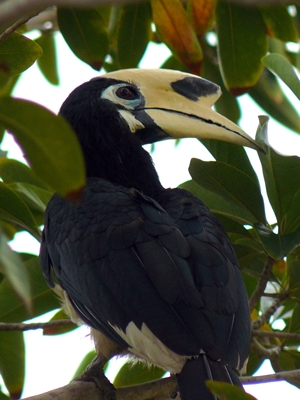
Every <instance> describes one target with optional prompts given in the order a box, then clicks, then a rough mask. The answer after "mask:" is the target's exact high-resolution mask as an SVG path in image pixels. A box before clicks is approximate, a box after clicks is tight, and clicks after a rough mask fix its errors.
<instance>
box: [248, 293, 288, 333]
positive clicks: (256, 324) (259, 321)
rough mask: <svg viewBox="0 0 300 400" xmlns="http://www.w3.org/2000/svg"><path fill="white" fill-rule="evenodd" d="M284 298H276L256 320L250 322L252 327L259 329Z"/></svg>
mask: <svg viewBox="0 0 300 400" xmlns="http://www.w3.org/2000/svg"><path fill="white" fill-rule="evenodd" d="M283 300H284V299H283V298H282V299H276V300H275V301H274V302H273V303H272V305H271V306H270V307H269V308H268V309H267V310H266V311H265V312H264V313H263V314H262V315H261V316H260V317H259V318H257V319H256V320H254V321H253V322H252V329H259V328H260V327H261V326H263V324H264V323H265V322H267V321H269V319H270V318H271V316H272V315H273V314H274V313H275V312H276V311H277V310H278V307H279V306H280V305H281V303H282V301H283Z"/></svg>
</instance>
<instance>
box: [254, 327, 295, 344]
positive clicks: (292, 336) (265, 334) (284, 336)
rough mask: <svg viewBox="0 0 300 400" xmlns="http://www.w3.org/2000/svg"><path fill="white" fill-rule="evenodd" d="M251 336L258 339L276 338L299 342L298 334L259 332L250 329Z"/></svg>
mask: <svg viewBox="0 0 300 400" xmlns="http://www.w3.org/2000/svg"><path fill="white" fill-rule="evenodd" d="M252 335H253V336H258V337H269V338H278V339H280V338H281V339H295V340H299V341H300V334H299V333H290V332H281V331H273V332H266V331H259V330H257V329H252Z"/></svg>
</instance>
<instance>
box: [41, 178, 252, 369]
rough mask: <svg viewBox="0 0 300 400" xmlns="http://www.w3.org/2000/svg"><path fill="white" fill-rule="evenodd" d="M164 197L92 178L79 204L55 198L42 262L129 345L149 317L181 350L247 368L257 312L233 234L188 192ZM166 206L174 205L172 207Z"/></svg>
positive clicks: (97, 323)
mask: <svg viewBox="0 0 300 400" xmlns="http://www.w3.org/2000/svg"><path fill="white" fill-rule="evenodd" d="M159 203H160V204H161V205H160V204H158V203H157V202H156V201H154V200H152V199H150V198H148V197H146V196H143V195H142V194H141V193H139V192H137V191H135V190H128V189H125V188H120V187H118V186H114V185H113V184H111V183H109V182H107V181H105V180H102V179H92V180H90V181H89V184H88V186H87V188H86V190H85V193H84V200H83V202H82V203H80V204H71V203H69V202H68V201H66V200H64V199H62V198H60V197H58V196H54V197H53V198H52V200H51V201H50V203H49V205H48V207H47V212H46V220H45V229H44V240H43V243H42V246H41V265H42V269H43V272H44V275H45V277H46V279H47V281H48V283H49V284H50V285H53V281H52V278H51V270H52V269H53V272H54V275H55V279H56V280H57V282H58V283H59V284H60V285H61V286H62V287H63V288H64V289H65V290H66V292H67V293H68V295H69V297H70V300H71V301H72V303H73V305H74V307H76V308H77V311H78V313H79V315H80V316H81V317H82V319H83V320H84V321H85V322H86V323H87V324H89V325H90V326H92V327H93V328H95V329H98V330H100V331H102V332H103V333H105V334H106V335H107V336H108V337H110V338H111V339H113V340H115V341H116V342H117V343H119V344H121V345H123V346H126V347H130V346H133V345H132V344H130V343H127V341H126V337H124V336H122V337H121V336H120V335H119V333H120V330H121V331H122V332H126V328H127V327H128V325H129V324H130V322H133V323H134V324H135V326H136V327H137V328H138V329H140V330H141V329H142V327H143V326H144V325H146V326H147V328H149V330H150V331H151V332H152V333H153V334H154V335H155V336H156V337H157V338H159V339H160V341H161V342H162V343H163V344H164V345H166V346H167V347H168V348H169V349H171V350H172V351H173V352H175V353H177V354H180V355H188V356H192V355H197V354H199V353H200V352H201V351H205V352H206V353H207V354H208V355H209V356H211V357H212V358H213V359H216V360H219V359H222V360H223V361H224V362H225V363H228V364H230V365H231V366H233V367H240V366H241V365H242V364H243V362H244V361H245V359H246V357H247V356H248V350H249V349H248V347H249V337H250V336H249V335H250V328H249V327H250V325H249V313H248V308H247V297H246V292H245V288H244V283H243V280H242V277H241V273H240V270H239V268H238V265H237V261H236V258H235V255H234V252H233V250H232V248H231V245H230V242H229V239H228V238H227V235H226V233H225V232H224V229H223V228H222V226H221V225H220V223H219V222H218V221H217V220H216V219H215V218H214V217H213V215H212V214H211V213H210V212H209V210H208V209H207V208H206V207H205V206H204V205H203V204H202V203H201V202H200V201H198V200H197V199H195V198H194V197H193V196H192V195H190V194H189V193H188V192H185V191H180V190H169V191H165V192H164V194H163V198H161V199H160V200H159ZM165 210H166V211H165Z"/></svg>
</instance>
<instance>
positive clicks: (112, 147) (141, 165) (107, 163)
mask: <svg viewBox="0 0 300 400" xmlns="http://www.w3.org/2000/svg"><path fill="white" fill-rule="evenodd" d="M131 139H132V140H128V137H126V138H124V141H123V140H122V138H121V137H118V139H117V140H114V142H113V143H106V142H105V143H101V151H99V152H97V149H94V152H93V154H94V155H93V157H91V152H89V153H88V154H89V156H88V157H86V167H87V175H88V177H93V176H97V177H100V178H104V179H107V180H108V181H110V182H112V183H114V184H116V185H120V186H125V187H127V188H135V189H137V190H139V191H141V192H143V193H144V194H146V195H148V196H151V197H155V193H157V192H160V191H161V190H163V187H162V185H161V183H160V181H159V178H158V175H157V172H156V170H155V168H154V165H153V162H152V158H151V156H150V154H149V153H148V152H147V151H146V150H145V149H144V148H143V147H142V146H141V144H140V142H139V139H138V138H136V137H133V135H132V137H131Z"/></svg>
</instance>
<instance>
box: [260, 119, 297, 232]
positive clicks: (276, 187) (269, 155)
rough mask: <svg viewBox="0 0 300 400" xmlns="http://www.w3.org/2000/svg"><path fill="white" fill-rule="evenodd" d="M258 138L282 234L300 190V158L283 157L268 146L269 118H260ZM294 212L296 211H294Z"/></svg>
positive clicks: (271, 200)
mask: <svg viewBox="0 0 300 400" xmlns="http://www.w3.org/2000/svg"><path fill="white" fill-rule="evenodd" d="M259 121H260V123H259V127H258V129H257V134H256V138H257V141H258V142H259V143H261V145H262V147H263V148H264V150H265V151H266V154H265V155H262V154H259V157H260V161H261V164H262V168H263V174H264V179H265V183H266V189H267V193H268V198H269V200H270V203H271V205H272V208H273V210H274V212H275V215H276V217H277V221H278V224H279V230H280V233H285V232H286V227H285V218H286V214H287V213H288V212H289V210H290V209H291V205H292V204H293V201H294V197H295V195H296V194H297V192H298V191H299V190H300V181H299V176H300V158H299V157H296V156H283V155H281V154H279V153H277V152H276V151H275V150H273V149H272V148H271V147H269V146H268V144H267V143H268V134H267V123H268V118H267V117H263V116H261V117H259ZM293 212H294V211H293Z"/></svg>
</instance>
